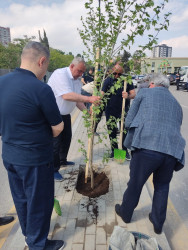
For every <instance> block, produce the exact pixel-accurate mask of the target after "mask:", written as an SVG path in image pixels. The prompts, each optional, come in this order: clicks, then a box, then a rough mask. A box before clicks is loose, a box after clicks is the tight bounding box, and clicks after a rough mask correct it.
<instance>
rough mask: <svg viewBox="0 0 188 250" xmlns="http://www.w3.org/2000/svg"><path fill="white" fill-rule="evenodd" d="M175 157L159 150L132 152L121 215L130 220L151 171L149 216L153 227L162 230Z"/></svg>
mask: <svg viewBox="0 0 188 250" xmlns="http://www.w3.org/2000/svg"><path fill="white" fill-rule="evenodd" d="M175 164H176V159H175V158H174V157H173V156H170V155H167V154H163V153H160V152H156V151H152V150H146V149H137V150H136V151H133V153H132V159H131V162H130V180H129V182H128V184H127V189H126V191H125V193H124V195H123V201H122V204H121V209H120V212H121V216H122V218H123V219H124V220H125V221H130V220H131V218H132V214H133V212H134V209H135V208H136V206H137V205H138V202H139V198H140V194H141V191H142V188H143V186H144V184H145V183H146V181H147V179H148V178H149V176H150V175H151V174H152V173H153V184H154V194H153V202H152V211H151V217H152V221H153V223H154V225H155V227H156V228H157V229H158V230H162V227H163V224H164V221H165V218H166V210H167V201H168V192H169V185H170V181H171V179H172V176H173V171H174V167H175Z"/></svg>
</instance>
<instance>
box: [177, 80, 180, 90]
mask: <svg viewBox="0 0 188 250" xmlns="http://www.w3.org/2000/svg"><path fill="white" fill-rule="evenodd" d="M179 88H180V81H176V89H177V90H179Z"/></svg>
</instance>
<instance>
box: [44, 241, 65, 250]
mask: <svg viewBox="0 0 188 250" xmlns="http://www.w3.org/2000/svg"><path fill="white" fill-rule="evenodd" d="M64 246H65V242H64V241H63V240H47V241H46V244H45V247H44V250H62V249H63V248H64Z"/></svg>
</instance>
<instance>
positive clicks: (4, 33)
mask: <svg viewBox="0 0 188 250" xmlns="http://www.w3.org/2000/svg"><path fill="white" fill-rule="evenodd" d="M10 42H11V38H10V28H4V27H1V26H0V43H1V44H2V45H4V46H7V45H8V44H9V43H10Z"/></svg>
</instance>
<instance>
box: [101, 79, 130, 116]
mask: <svg viewBox="0 0 188 250" xmlns="http://www.w3.org/2000/svg"><path fill="white" fill-rule="evenodd" d="M116 81H117V79H114V78H111V77H108V78H107V79H106V80H105V81H104V83H103V87H102V91H103V92H105V93H107V92H109V90H110V88H111V87H112V86H114V84H115V82H116ZM122 85H123V83H122ZM133 89H134V86H133V84H127V88H126V92H128V93H129V91H130V90H133ZM122 91H123V86H122V87H121V88H118V89H117V90H115V92H114V93H113V94H112V93H111V94H110V95H109V97H108V98H109V99H108V101H107V106H106V112H108V113H109V114H111V115H112V116H114V117H116V118H119V117H121V112H122V101H123V98H122ZM129 106H130V99H126V101H125V109H126V110H127V109H128V107H129Z"/></svg>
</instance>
